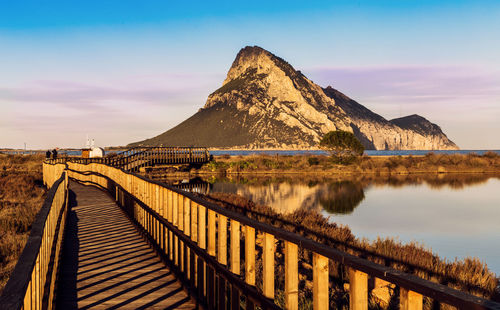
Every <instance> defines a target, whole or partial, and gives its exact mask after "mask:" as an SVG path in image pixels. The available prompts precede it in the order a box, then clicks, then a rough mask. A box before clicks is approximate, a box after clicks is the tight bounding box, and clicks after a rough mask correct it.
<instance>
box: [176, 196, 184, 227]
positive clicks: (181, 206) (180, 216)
mask: <svg viewBox="0 0 500 310" xmlns="http://www.w3.org/2000/svg"><path fill="white" fill-rule="evenodd" d="M177 202H178V206H177V207H178V212H179V214H178V219H179V222H178V225H179V229H180V230H182V231H184V196H182V195H181V194H177Z"/></svg>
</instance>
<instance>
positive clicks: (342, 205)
mask: <svg viewBox="0 0 500 310" xmlns="http://www.w3.org/2000/svg"><path fill="white" fill-rule="evenodd" d="M496 177H497V176H491V175H486V174H430V175H391V176H362V177H342V178H339V177H337V178H327V177H321V178H320V177H304V176H302V175H298V176H285V177H274V176H252V175H245V176H238V177H217V176H211V177H208V178H200V177H197V178H193V179H185V180H175V179H174V180H164V181H166V182H168V183H170V184H172V185H175V186H177V187H179V188H181V189H184V190H187V191H192V192H197V193H201V194H208V193H215V192H221V193H230V194H237V195H241V196H243V197H245V198H248V199H250V200H252V201H254V202H255V203H256V204H260V205H266V206H270V207H271V208H273V209H274V210H275V211H277V212H279V213H290V212H294V211H295V210H298V209H300V208H304V209H316V210H318V211H321V210H324V211H326V212H327V213H329V214H334V215H347V214H351V213H352V212H353V211H354V209H355V208H356V207H358V206H359V205H360V204H361V202H362V201H363V200H364V199H365V191H366V190H368V189H369V188H371V187H380V186H389V187H393V188H401V187H405V186H419V185H427V186H428V187H429V188H431V189H433V190H439V189H442V188H450V189H455V190H460V189H463V188H465V187H467V186H472V185H478V184H482V183H485V182H486V181H487V180H488V179H490V178H496Z"/></svg>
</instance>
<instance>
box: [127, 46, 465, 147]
mask: <svg viewBox="0 0 500 310" xmlns="http://www.w3.org/2000/svg"><path fill="white" fill-rule="evenodd" d="M338 129H342V130H346V131H350V132H353V133H354V134H355V135H356V136H357V137H358V138H359V139H360V140H361V142H362V143H363V144H364V145H365V147H366V148H367V149H377V150H397V149H422V150H428V149H457V146H456V145H455V144H454V143H453V142H452V141H450V140H449V139H448V138H447V137H446V135H445V134H444V133H443V132H442V131H441V129H440V128H439V126H437V125H435V124H432V123H431V122H429V121H428V120H426V119H425V118H423V117H421V116H418V115H411V116H407V117H403V118H398V119H394V120H390V121H389V120H386V119H385V118H383V117H382V116H380V115H378V114H376V113H374V112H372V111H370V110H369V109H367V108H366V107H364V106H362V105H361V104H359V103H357V102H356V101H354V100H352V99H350V98H349V97H347V96H345V95H344V94H342V93H341V92H339V91H337V90H335V89H333V88H332V87H330V86H328V87H326V88H321V87H320V86H318V85H317V84H315V83H313V82H312V81H311V80H309V79H308V78H307V77H305V76H304V75H303V74H302V73H301V72H300V71H296V70H295V69H294V68H293V67H292V66H291V65H290V64H288V63H287V62H286V61H285V60H283V59H281V58H279V57H277V56H275V55H273V54H271V53H270V52H268V51H266V50H264V49H262V48H260V47H257V46H254V47H249V46H247V47H245V48H243V49H242V50H241V51H240V52H239V53H238V55H237V56H236V59H235V60H234V62H233V64H232V66H231V68H230V70H229V72H228V73H227V77H226V79H225V80H224V83H223V84H222V87H220V88H219V89H217V90H216V91H214V92H213V93H212V94H210V95H209V96H208V99H207V102H206V104H205V106H204V107H203V108H202V109H200V110H199V111H198V112H197V113H195V114H194V115H193V116H191V117H190V118H188V119H187V120H185V121H184V122H182V123H180V124H179V125H177V126H176V127H174V128H172V129H170V130H168V131H166V132H164V133H162V134H160V135H159V136H156V137H154V138H151V139H148V140H145V141H141V142H137V143H133V144H132V145H135V146H138V145H142V146H158V145H163V146H176V145H183V146H206V147H233V148H244V149H247V148H249V149H255V148H265V149H278V148H281V149H310V148H317V146H318V142H319V140H320V139H321V137H322V136H323V135H324V134H325V133H327V132H329V131H331V130H338Z"/></svg>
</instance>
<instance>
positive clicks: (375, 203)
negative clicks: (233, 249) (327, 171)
mask: <svg viewBox="0 0 500 310" xmlns="http://www.w3.org/2000/svg"><path fill="white" fill-rule="evenodd" d="M195 183H197V184H198V185H197V187H196V188H197V189H196V190H197V191H204V192H225V193H235V194H239V195H241V196H244V197H247V198H249V199H251V200H253V201H254V202H255V203H257V204H262V205H268V206H271V207H272V208H273V209H274V210H276V211H277V212H280V213H289V212H293V211H295V210H297V209H299V208H306V209H312V210H317V211H319V212H321V213H322V214H323V215H324V216H325V217H329V219H330V221H332V222H336V223H339V224H344V225H347V226H349V227H350V228H351V230H352V232H353V233H354V234H355V235H356V236H357V237H360V238H368V239H375V238H376V237H377V236H381V237H394V238H396V239H399V240H400V241H403V242H409V241H417V242H419V243H421V244H423V245H425V247H427V248H430V249H432V251H433V252H434V253H437V254H438V255H439V256H441V257H446V258H447V259H448V260H454V259H455V258H458V259H461V258H464V257H467V256H471V257H478V258H479V259H480V260H482V261H484V262H486V263H487V265H488V267H489V268H490V269H491V270H493V271H494V272H495V273H496V274H497V275H500V247H499V246H498V245H499V244H500V177H498V176H485V175H473V174H469V175H453V176H450V175H433V176H427V177H423V176H418V177H415V176H413V177H410V176H401V177H392V178H384V179H380V178H372V179H371V178H365V179H363V178H358V179H351V180H345V179H328V178H322V179H306V178H302V177H294V178H286V177H284V178H272V177H264V178H263V177H244V178H233V179H228V178H210V179H206V180H197V181H196V182H195Z"/></svg>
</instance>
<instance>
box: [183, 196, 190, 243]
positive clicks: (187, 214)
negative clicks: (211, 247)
mask: <svg viewBox="0 0 500 310" xmlns="http://www.w3.org/2000/svg"><path fill="white" fill-rule="evenodd" d="M184 234H186V236H191V200H190V199H189V198H187V197H184Z"/></svg>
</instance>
